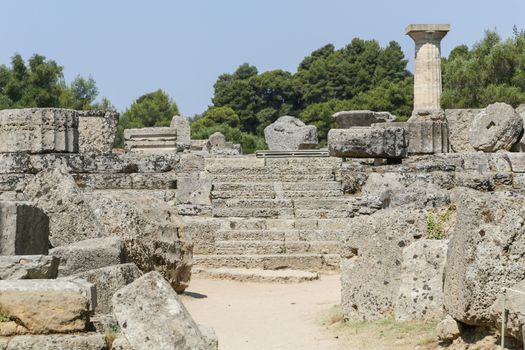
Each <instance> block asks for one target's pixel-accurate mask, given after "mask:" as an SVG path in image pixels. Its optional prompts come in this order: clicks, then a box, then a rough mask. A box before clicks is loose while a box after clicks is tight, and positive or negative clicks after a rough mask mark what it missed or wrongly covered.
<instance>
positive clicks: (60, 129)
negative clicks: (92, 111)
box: [0, 108, 78, 153]
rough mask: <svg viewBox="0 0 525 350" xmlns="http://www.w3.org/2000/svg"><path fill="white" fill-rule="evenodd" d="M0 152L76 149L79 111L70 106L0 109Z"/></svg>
mask: <svg viewBox="0 0 525 350" xmlns="http://www.w3.org/2000/svg"><path fill="white" fill-rule="evenodd" d="M0 140H2V142H1V143H0V153H5V152H7V153H10V152H28V153H48V152H78V113H77V111H74V110H71V109H60V108H26V109H4V110H2V111H0Z"/></svg>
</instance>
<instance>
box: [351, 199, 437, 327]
mask: <svg viewBox="0 0 525 350" xmlns="http://www.w3.org/2000/svg"><path fill="white" fill-rule="evenodd" d="M426 233H427V213H426V211H419V210H413V209H407V210H403V209H396V210H393V209H386V210H380V211H378V212H376V213H374V214H373V215H369V216H359V217H356V218H354V219H352V220H351V222H350V223H349V224H348V225H347V228H346V232H345V234H344V237H343V242H342V247H341V285H342V287H341V300H342V305H343V311H344V313H345V316H346V317H348V318H349V319H353V320H374V319H381V318H387V317H391V316H393V311H394V306H395V303H396V300H397V297H398V291H399V288H400V285H401V275H402V272H403V271H402V262H403V249H404V248H405V247H407V246H409V245H410V244H411V243H412V242H413V241H414V240H415V239H418V238H421V237H423V236H425V235H426ZM356 281H358V283H356Z"/></svg>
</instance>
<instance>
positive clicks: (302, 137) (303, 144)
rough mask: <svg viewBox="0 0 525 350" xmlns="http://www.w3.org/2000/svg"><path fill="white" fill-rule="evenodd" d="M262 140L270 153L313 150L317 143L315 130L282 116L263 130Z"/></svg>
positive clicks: (292, 118) (296, 120)
mask: <svg viewBox="0 0 525 350" xmlns="http://www.w3.org/2000/svg"><path fill="white" fill-rule="evenodd" d="M264 139H265V140H266V144H267V145H268V149H269V150H270V151H295V150H298V149H311V148H315V147H316V146H317V144H318V143H319V141H318V139H317V128H316V127H315V126H313V125H306V124H305V123H303V122H302V121H301V120H299V119H297V118H295V117H291V116H284V117H280V118H279V119H277V120H276V121H275V122H274V123H273V124H270V125H268V126H267V127H266V128H265V129H264Z"/></svg>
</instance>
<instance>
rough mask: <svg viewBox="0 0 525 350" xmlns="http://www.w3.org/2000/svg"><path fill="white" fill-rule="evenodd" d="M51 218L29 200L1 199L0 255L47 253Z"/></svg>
mask: <svg viewBox="0 0 525 350" xmlns="http://www.w3.org/2000/svg"><path fill="white" fill-rule="evenodd" d="M48 249H49V218H48V217H47V215H46V214H45V213H44V212H43V211H42V210H41V209H39V208H36V207H34V206H33V205H31V204H30V203H27V202H1V201H0V255H31V254H47V251H48Z"/></svg>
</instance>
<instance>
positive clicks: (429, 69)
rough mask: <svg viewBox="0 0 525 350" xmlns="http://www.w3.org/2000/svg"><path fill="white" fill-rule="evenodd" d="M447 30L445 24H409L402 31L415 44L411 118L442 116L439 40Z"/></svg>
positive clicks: (448, 26) (447, 27) (447, 25)
mask: <svg viewBox="0 0 525 350" xmlns="http://www.w3.org/2000/svg"><path fill="white" fill-rule="evenodd" d="M449 30H450V25H449V24H410V25H409V26H408V27H407V28H406V30H405V33H406V34H407V35H408V36H410V37H411V38H412V39H414V41H415V43H416V60H415V70H414V111H413V115H432V114H436V113H438V114H442V113H440V111H441V104H440V100H441V39H443V37H445V35H447V32H448V31H449ZM432 119H433V118H432Z"/></svg>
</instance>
